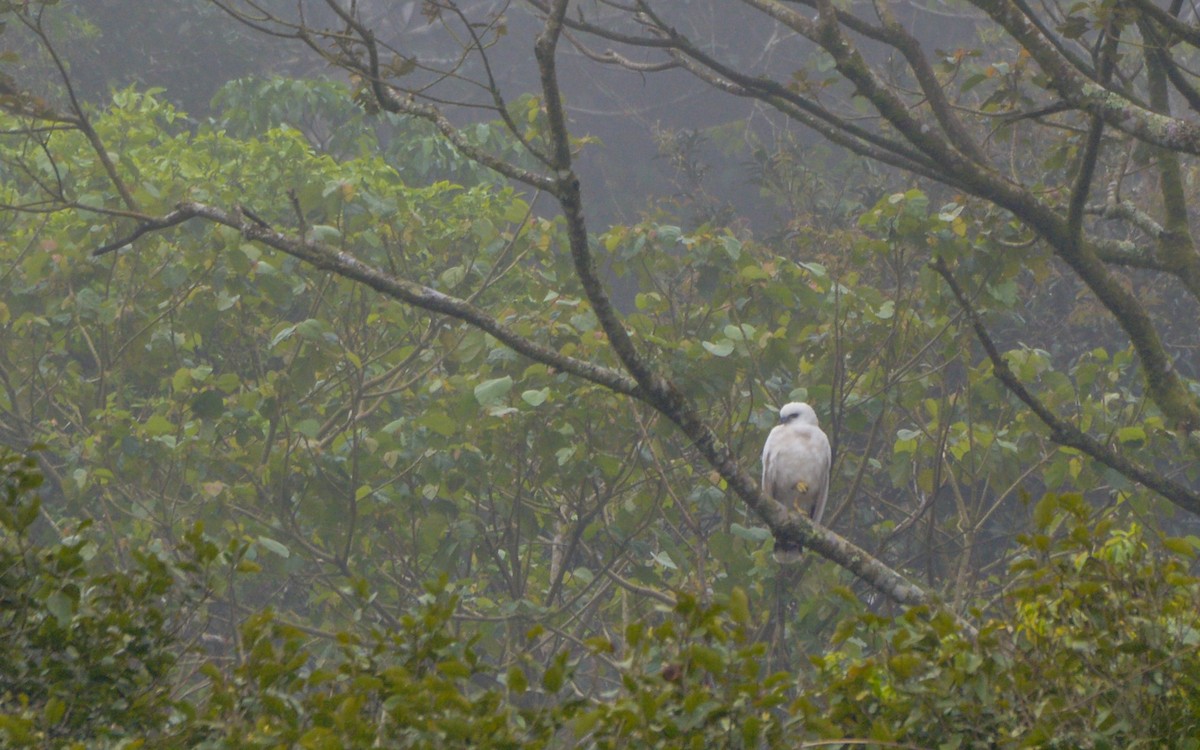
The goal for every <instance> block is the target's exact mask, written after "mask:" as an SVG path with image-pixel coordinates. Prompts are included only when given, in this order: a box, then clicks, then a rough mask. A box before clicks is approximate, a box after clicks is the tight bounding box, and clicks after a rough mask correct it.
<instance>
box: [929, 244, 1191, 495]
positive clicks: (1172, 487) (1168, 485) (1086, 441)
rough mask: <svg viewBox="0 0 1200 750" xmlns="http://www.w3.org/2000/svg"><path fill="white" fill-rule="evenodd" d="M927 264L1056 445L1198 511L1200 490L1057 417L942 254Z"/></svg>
mask: <svg viewBox="0 0 1200 750" xmlns="http://www.w3.org/2000/svg"><path fill="white" fill-rule="evenodd" d="M929 265H930V268H932V269H933V270H934V271H936V272H937V274H938V275H939V276H941V277H942V279H943V280H945V282H946V285H947V286H948V287H949V288H950V291H951V293H953V294H954V299H955V300H956V301H957V302H958V305H959V307H960V308H962V310H963V312H965V313H966V314H967V318H968V320H970V322H971V327H972V329H973V330H974V331H975V338H976V339H977V340H978V341H979V343H980V344H981V345H982V346H983V350H984V352H985V353H986V354H987V357H988V359H989V360H990V361H991V363H992V372H993V374H995V376H996V379H997V380H999V381H1000V382H1001V383H1003V384H1004V386H1005V387H1006V388H1007V389H1008V390H1009V392H1011V393H1012V394H1013V395H1014V396H1016V397H1017V398H1019V399H1020V400H1021V401H1022V403H1024V404H1025V405H1026V406H1028V407H1029V409H1030V410H1031V411H1033V413H1034V414H1036V415H1037V417H1038V419H1040V420H1041V421H1042V424H1044V425H1046V426H1047V427H1049V428H1050V439H1051V440H1053V441H1054V442H1056V443H1058V444H1059V445H1064V446H1067V447H1070V448H1075V449H1076V450H1079V451H1082V452H1083V453H1085V454H1087V455H1088V456H1090V457H1092V458H1094V459H1095V460H1097V461H1099V462H1100V463H1102V464H1104V465H1105V466H1107V467H1109V468H1111V469H1114V470H1115V471H1117V472H1119V473H1120V474H1121V475H1123V476H1126V477H1129V478H1130V479H1133V480H1135V481H1137V482H1140V483H1141V484H1143V485H1145V486H1146V487H1148V488H1149V489H1151V490H1153V491H1154V492H1156V493H1158V494H1159V495H1162V496H1163V497H1165V498H1166V499H1168V500H1170V501H1171V502H1172V503H1175V504H1176V505H1178V506H1179V507H1180V508H1182V509H1184V510H1186V511H1188V512H1189V513H1194V514H1200V494H1198V493H1196V492H1194V491H1193V490H1191V489H1189V488H1188V487H1186V486H1184V485H1182V484H1179V483H1178V482H1172V481H1171V480H1169V479H1167V478H1166V477H1165V476H1163V474H1162V472H1159V471H1155V470H1152V469H1149V468H1146V467H1144V466H1142V465H1141V464H1138V463H1135V462H1133V461H1131V460H1129V459H1128V458H1126V457H1125V456H1123V455H1121V454H1120V453H1118V452H1117V451H1115V450H1113V449H1112V448H1110V447H1109V446H1107V445H1105V444H1103V443H1101V442H1100V441H1098V440H1096V439H1095V438H1093V437H1092V436H1090V435H1088V434H1087V433H1085V432H1083V431H1082V430H1080V429H1078V428H1077V427H1075V426H1074V425H1072V424H1071V423H1069V422H1067V421H1066V420H1064V419H1061V418H1059V417H1058V416H1057V415H1056V414H1055V413H1054V412H1053V411H1052V410H1051V409H1050V408H1049V407H1048V406H1046V405H1045V404H1043V403H1042V402H1041V400H1040V399H1038V398H1037V396H1035V395H1033V393H1032V392H1031V391H1030V390H1029V389H1028V388H1026V387H1025V384H1024V383H1022V382H1021V380H1020V378H1018V377H1017V376H1016V374H1015V373H1014V372H1013V371H1012V369H1011V368H1010V367H1009V366H1008V362H1007V361H1006V360H1005V359H1004V355H1002V354H1001V353H1000V350H999V349H998V348H997V347H996V344H995V342H994V341H992V338H991V336H990V335H988V332H987V328H985V327H984V325H983V319H982V318H981V317H980V315H979V313H978V311H976V310H975V307H974V306H973V305H972V304H971V301H970V300H969V299H968V298H967V295H966V293H965V292H964V291H963V289H962V287H961V286H959V284H958V282H957V281H956V280H955V279H954V275H953V274H952V273H951V271H950V267H949V266H948V265H946V261H945V260H944V259H942V258H941V257H937V258H935V259H934V260H933V261H932V262H931V263H930V264H929Z"/></svg>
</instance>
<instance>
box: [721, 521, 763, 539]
mask: <svg viewBox="0 0 1200 750" xmlns="http://www.w3.org/2000/svg"><path fill="white" fill-rule="evenodd" d="M729 531H730V532H731V533H732V534H733V535H734V536H736V537H741V538H742V539H745V540H746V541H748V542H756V543H758V542H765V541H767V540H768V539H770V538H771V530H770V529H768V528H765V527H763V526H749V527H747V526H743V525H741V524H740V523H737V522H734V523H732V524H730V525H729Z"/></svg>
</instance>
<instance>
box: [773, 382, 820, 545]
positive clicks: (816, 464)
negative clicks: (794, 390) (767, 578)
mask: <svg viewBox="0 0 1200 750" xmlns="http://www.w3.org/2000/svg"><path fill="white" fill-rule="evenodd" d="M832 458H833V452H832V450H831V448H830V447H829V438H828V437H827V436H826V435H825V433H824V432H822V431H821V427H820V425H819V424H818V422H817V413H816V412H815V411H813V408H812V407H811V406H809V405H808V404H806V403H803V402H800V401H793V402H791V403H789V404H784V406H783V408H781V409H780V410H779V424H777V425H775V427H773V428H772V429H771V434H769V435H767V442H766V443H764V444H763V453H762V465H763V472H762V489H763V492H764V493H766V494H767V496H768V497H770V498H771V499H773V500H775V501H776V502H778V503H782V504H783V506H784V507H786V508H789V509H791V510H794V511H796V512H798V513H805V514H807V515H808V517H809V518H811V519H812V520H813V521H814V522H815V523H820V522H821V516H822V515H824V513H825V500H826V499H827V498H828V497H829V467H830V464H831V463H832ZM802 549H803V548H802V547H800V546H798V545H795V544H794V543H787V542H783V541H782V540H777V541H776V544H775V560H776V561H777V562H780V563H791V562H795V561H796V560H799V559H800V553H801V551H802Z"/></svg>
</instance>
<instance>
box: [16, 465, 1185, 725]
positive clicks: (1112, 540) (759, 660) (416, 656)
mask: <svg viewBox="0 0 1200 750" xmlns="http://www.w3.org/2000/svg"><path fill="white" fill-rule="evenodd" d="M4 469H5V473H4V477H3V486H4V490H5V501H4V506H3V509H2V512H0V524H2V526H0V532H2V536H0V542H2V543H3V546H2V547H0V553H2V554H3V558H2V559H0V563H2V566H0V569H2V570H3V571H4V572H5V575H4V576H3V578H2V579H0V586H2V588H0V599H2V600H3V601H4V602H5V614H4V624H5V628H4V629H3V631H2V634H0V659H2V661H0V664H2V666H3V667H4V670H3V675H4V677H3V681H0V737H3V739H4V742H5V744H6V746H12V747H40V746H45V745H46V744H47V743H50V744H54V745H73V743H76V742H78V743H79V745H78V746H80V747H85V746H86V747H101V746H113V747H130V746H137V745H139V744H141V743H143V742H144V743H146V745H147V746H155V747H168V746H170V747H228V748H253V747H305V748H338V747H368V746H375V745H378V744H380V743H383V744H386V745H398V746H403V747H420V748H434V747H463V748H467V747H511V748H517V747H574V746H579V745H580V744H584V745H587V746H593V747H600V748H606V747H612V748H616V747H627V746H629V745H631V744H632V745H636V746H638V747H662V748H677V747H678V748H684V747H730V748H733V747H795V746H796V743H798V742H802V741H804V740H805V739H807V738H820V737H824V738H828V739H831V740H837V739H847V738H856V739H859V740H866V741H869V742H879V743H892V744H896V743H899V744H901V746H906V747H934V746H936V747H964V748H968V747H969V748H976V747H978V748H985V747H996V746H1002V747H1063V748H1073V747H1166V746H1170V747H1195V746H1196V745H1195V742H1194V741H1192V742H1191V744H1189V743H1188V742H1180V740H1181V738H1184V737H1195V736H1196V734H1197V732H1200V725H1198V723H1197V716H1200V710H1198V709H1200V705H1198V704H1200V684H1197V675H1200V656H1198V655H1200V650H1198V649H1197V648H1196V646H1197V640H1198V639H1200V614H1198V612H1200V580H1198V579H1196V578H1194V577H1193V576H1190V575H1188V574H1187V572H1186V571H1187V568H1188V567H1189V565H1190V563H1191V560H1192V559H1193V557H1194V555H1195V552H1194V549H1193V548H1192V547H1191V545H1189V544H1188V543H1186V542H1183V541H1182V540H1171V539H1164V540H1159V539H1155V538H1153V537H1150V538H1148V537H1147V535H1146V534H1145V533H1144V532H1143V531H1142V529H1141V528H1140V527H1138V526H1136V525H1134V526H1132V527H1129V528H1127V529H1122V528H1120V527H1119V526H1116V525H1114V524H1113V522H1112V519H1110V518H1104V519H1101V520H1100V521H1099V523H1096V522H1095V519H1093V518H1091V516H1090V514H1089V512H1088V510H1087V507H1086V505H1085V504H1084V503H1083V502H1082V501H1081V499H1080V498H1079V497H1077V496H1062V497H1059V496H1047V498H1046V499H1044V500H1043V501H1042V502H1041V503H1039V506H1038V512H1037V515H1038V520H1039V531H1038V532H1037V533H1035V534H1033V535H1031V536H1029V537H1028V538H1026V539H1025V540H1024V543H1023V544H1024V547H1023V551H1022V553H1021V554H1020V555H1019V556H1018V558H1017V560H1016V561H1015V562H1014V563H1013V564H1012V566H1011V568H1010V578H1009V581H1008V585H1007V588H1006V591H1005V593H1004V594H1003V595H1002V596H1001V597H1000V598H998V599H997V600H995V601H993V602H991V603H989V604H988V605H987V606H986V608H985V609H984V610H983V611H981V612H979V613H978V614H979V616H980V617H981V618H982V622H983V625H982V627H981V629H980V633H979V637H978V638H977V639H974V640H973V639H970V638H966V637H964V635H963V633H962V631H961V629H960V628H959V627H958V625H957V624H956V623H955V622H954V621H953V620H952V619H951V618H948V617H946V616H945V615H937V614H932V613H931V612H929V611H928V610H926V609H923V608H912V609H910V610H908V611H907V612H906V613H904V614H903V615H902V616H899V617H883V616H880V615H876V614H870V613H860V614H857V615H854V616H851V617H848V618H846V619H845V620H843V622H842V623H841V624H840V625H839V628H838V633H837V635H836V637H835V638H834V639H833V641H832V646H833V647H832V648H831V650H829V651H828V652H827V653H825V654H823V655H821V656H814V657H813V665H814V669H813V671H812V673H811V674H810V675H809V676H807V677H805V678H803V679H802V680H801V681H799V682H797V680H796V677H795V676H794V675H791V674H789V673H787V672H777V673H774V674H769V673H767V672H765V671H764V655H765V650H766V645H765V644H764V643H761V642H757V641H756V639H755V638H754V634H753V616H752V614H751V610H750V606H749V600H748V598H747V596H746V594H745V592H744V591H742V589H740V588H734V589H732V590H731V592H730V594H729V595H728V596H723V597H719V599H720V601H719V603H717V604H709V605H704V604H701V603H700V602H698V601H697V600H696V599H695V598H693V597H691V596H686V595H683V596H681V597H680V599H679V601H678V603H677V604H675V605H674V606H673V607H670V608H667V607H661V608H659V610H658V611H657V612H656V613H655V614H654V616H653V617H650V618H648V619H646V620H643V621H640V622H634V623H630V624H629V625H628V626H627V627H626V629H625V630H624V632H623V633H620V634H619V635H618V636H614V637H610V638H591V639H589V640H588V642H587V643H586V644H585V649H584V652H583V653H586V654H591V655H593V656H598V657H600V658H602V659H604V660H605V661H606V662H607V663H608V664H609V665H610V666H611V667H612V669H613V671H614V672H615V673H616V674H617V675H618V676H619V681H618V682H616V683H614V684H613V685H611V686H609V687H605V686H603V685H602V684H599V683H595V682H593V681H587V682H586V683H578V682H575V678H576V677H577V676H578V673H579V670H580V669H581V667H582V666H583V663H584V661H585V660H586V659H587V658H588V657H587V656H584V655H582V654H581V653H580V652H578V651H576V653H575V655H574V656H572V655H571V653H570V652H568V651H561V652H558V653H552V652H547V651H545V650H544V649H537V648H533V649H530V650H529V651H526V652H525V653H524V654H522V656H521V657H520V658H519V659H517V660H516V661H515V662H514V663H512V664H510V665H509V666H508V667H507V668H505V667H502V666H500V665H497V664H496V663H495V662H494V661H492V660H490V659H488V658H487V656H486V654H485V653H484V651H482V650H481V648H480V643H479V640H478V637H477V636H466V635H464V634H463V633H462V632H461V631H460V630H459V629H458V628H457V627H456V626H455V625H454V619H455V614H456V612H458V611H459V603H460V600H459V597H458V593H457V592H456V591H455V590H454V587H453V586H449V585H447V583H446V582H445V581H442V582H441V583H440V584H437V585H431V586H429V587H428V589H427V591H426V592H425V593H424V594H423V595H422V596H421V597H419V599H418V600H417V601H416V602H414V603H413V605H412V606H411V608H410V610H409V611H408V612H407V613H405V614H403V615H401V616H399V617H397V619H396V622H395V624H394V626H393V627H391V628H388V629H386V630H385V629H370V630H368V631H359V632H355V631H341V632H338V633H336V634H320V633H317V632H315V631H311V630H307V629H302V628H298V627H296V626H294V625H288V624H286V623H284V622H281V621H280V620H279V619H278V618H277V616H276V615H275V614H273V613H272V612H271V611H270V610H266V611H263V612H260V613H257V614H254V615H252V616H250V617H248V618H246V619H245V621H244V622H243V623H242V624H241V625H240V627H239V629H238V630H239V632H238V634H237V636H236V650H237V653H238V659H237V664H236V666H233V667H232V668H229V667H227V666H223V665H222V662H221V660H220V658H219V657H217V656H216V655H215V654H210V655H205V653H204V652H205V650H206V649H204V648H203V647H199V648H197V647H195V646H193V647H190V648H189V647H187V646H186V643H187V641H186V638H185V633H186V631H187V628H186V627H183V626H182V622H183V620H184V618H183V617H182V613H183V612H187V611H188V607H187V606H186V604H185V602H186V603H191V604H193V605H194V604H195V603H196V602H197V601H198V599H197V597H196V596H195V594H194V593H193V594H191V595H189V596H183V595H182V592H181V590H180V589H181V587H182V586H185V585H186V583H185V582H186V581H189V580H194V579H195V576H196V574H197V572H200V571H203V573H204V575H206V576H210V577H211V576H212V575H213V574H215V573H218V572H219V570H220V568H221V567H222V566H223V565H228V564H229V562H230V556H229V555H228V554H220V553H218V550H217V548H216V547H215V546H214V545H212V544H211V543H210V542H208V541H206V540H205V537H204V534H203V532H202V530H201V529H199V528H197V529H196V530H195V531H194V533H192V534H190V535H189V538H188V539H187V540H186V546H187V549H188V550H189V555H188V559H187V560H186V561H185V562H182V563H179V562H169V561H167V560H164V559H163V558H162V557H160V556H155V555H151V554H138V555H136V556H135V557H134V558H133V559H132V560H131V565H130V566H129V569H128V570H126V571H125V572H119V573H103V572H101V568H102V566H100V565H98V563H99V562H100V561H99V558H96V557H94V556H93V554H94V550H95V549H96V547H97V545H96V543H95V541H93V537H94V534H93V533H92V530H91V529H82V530H80V533H78V534H73V535H70V536H61V537H59V536H58V535H56V534H53V533H49V532H47V533H46V534H43V536H47V537H50V538H51V541H48V542H45V543H38V542H36V541H35V540H34V537H36V536H38V535H37V534H34V533H33V527H34V526H35V524H36V521H37V518H38V511H39V509H40V504H39V503H38V500H37V496H36V495H35V494H34V490H35V488H36V487H37V486H38V484H39V481H38V480H39V475H38V473H37V471H36V469H35V468H34V464H33V462H32V461H31V460H28V459H27V460H24V461H19V460H17V458H15V457H12V456H9V457H7V458H6V459H5V462H4ZM55 537H57V538H55ZM844 594H845V595H848V592H844ZM181 605H184V606H183V607H182V608H181ZM539 630H540V628H538V627H536V626H535V627H534V628H533V629H532V630H530V631H529V632H527V633H525V634H524V635H523V636H521V638H522V639H523V640H524V641H525V642H526V643H528V644H533V643H535V642H536V639H537V636H538V631H539ZM185 665H186V669H184V666H185ZM197 667H198V669H197ZM185 673H186V674H189V675H190V677H188V678H187V679H186V680H184V679H182V676H183V675H184V674H185ZM83 685H86V686H87V689H86V690H84V691H80V686H83ZM571 685H574V688H571V687H569V686H571ZM585 685H589V686H588V687H585ZM185 687H186V688H187V689H186V690H183V688H185Z"/></svg>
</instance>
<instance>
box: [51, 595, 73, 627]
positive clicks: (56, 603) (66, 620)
mask: <svg viewBox="0 0 1200 750" xmlns="http://www.w3.org/2000/svg"><path fill="white" fill-rule="evenodd" d="M46 609H47V610H49V612H50V614H52V615H54V619H56V620H58V624H59V625H60V626H61V627H64V628H65V627H67V626H68V625H70V624H71V616H72V615H73V614H74V613H75V602H74V600H73V599H72V598H71V597H69V596H67V595H66V594H64V593H63V592H61V591H55V592H54V593H52V594H50V595H49V596H47V597H46Z"/></svg>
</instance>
